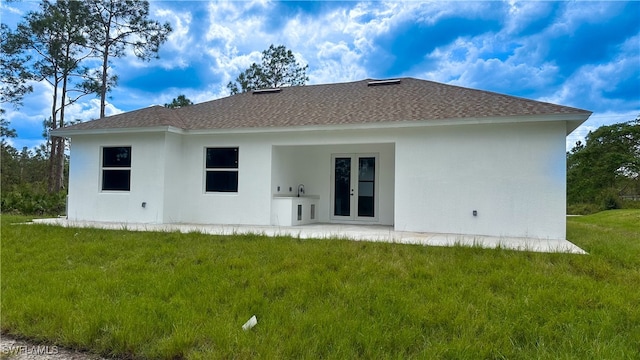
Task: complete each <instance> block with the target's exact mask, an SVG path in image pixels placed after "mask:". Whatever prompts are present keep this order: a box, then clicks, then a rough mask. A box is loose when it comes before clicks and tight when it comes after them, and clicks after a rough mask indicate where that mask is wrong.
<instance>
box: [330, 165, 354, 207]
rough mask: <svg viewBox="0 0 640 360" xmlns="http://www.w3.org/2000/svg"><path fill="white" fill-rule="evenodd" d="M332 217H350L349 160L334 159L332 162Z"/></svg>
mask: <svg viewBox="0 0 640 360" xmlns="http://www.w3.org/2000/svg"><path fill="white" fill-rule="evenodd" d="M334 177H335V180H334V184H333V186H334V197H333V203H334V206H333V215H334V216H351V195H352V193H351V158H350V157H336V158H335V162H334Z"/></svg>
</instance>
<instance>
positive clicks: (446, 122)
mask: <svg viewBox="0 0 640 360" xmlns="http://www.w3.org/2000/svg"><path fill="white" fill-rule="evenodd" d="M589 116H590V115H585V114H565V115H535V116H530V115H528V116H504V117H495V118H489V117H487V118H459V119H438V120H422V121H393V122H380V123H362V124H341V125H311V126H291V127H262V128H231V129H196V130H185V131H184V134H194V135H214V134H258V133H284V132H303V131H344V130H370V129H394V128H395V129H399V128H414V127H427V126H452V125H480V124H508V123H531V122H551V121H565V122H567V131H568V132H567V135H568V134H569V132H570V131H569V124H577V125H575V127H572V128H571V131H573V130H574V129H575V128H576V127H578V126H579V125H580V124H582V123H583V122H584V121H586V120H587V118H588V117H589Z"/></svg>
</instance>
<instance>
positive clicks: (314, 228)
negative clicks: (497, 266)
mask: <svg viewBox="0 0 640 360" xmlns="http://www.w3.org/2000/svg"><path fill="white" fill-rule="evenodd" d="M33 222H34V223H37V224H47V225H57V226H64V227H78V228H98V229H110V230H129V231H161V232H162V231H166V232H173V231H179V232H181V233H191V232H197V233H202V234H210V235H238V234H257V235H264V236H271V237H274V236H291V237H294V238H300V239H344V240H353V241H371V242H389V243H398V244H414V245H424V246H469V247H481V248H503V249H509V250H518V251H532V252H545V253H571V254H587V252H585V251H584V250H582V249H581V248H579V247H578V246H576V245H574V244H573V243H571V242H569V241H567V240H554V239H532V238H518V237H495V236H483V235H462V234H437V233H417V232H407V231H396V230H394V229H393V227H392V226H384V225H348V224H325V223H318V224H309V225H299V226H251V225H207V224H141V223H120V222H98V221H73V220H67V219H65V218H51V219H35V220H33Z"/></svg>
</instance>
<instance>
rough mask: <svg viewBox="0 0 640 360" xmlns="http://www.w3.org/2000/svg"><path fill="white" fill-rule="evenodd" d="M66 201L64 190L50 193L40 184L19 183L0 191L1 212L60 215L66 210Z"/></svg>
mask: <svg viewBox="0 0 640 360" xmlns="http://www.w3.org/2000/svg"><path fill="white" fill-rule="evenodd" d="M3 190H4V189H3ZM66 202H67V194H66V191H60V192H58V193H53V194H51V193H49V192H47V190H46V188H45V187H44V186H43V185H42V184H21V185H17V186H14V187H13V188H12V189H10V190H8V191H6V192H3V193H2V199H1V200H0V209H1V210H2V212H3V213H13V214H25V215H60V214H64V212H65V210H66Z"/></svg>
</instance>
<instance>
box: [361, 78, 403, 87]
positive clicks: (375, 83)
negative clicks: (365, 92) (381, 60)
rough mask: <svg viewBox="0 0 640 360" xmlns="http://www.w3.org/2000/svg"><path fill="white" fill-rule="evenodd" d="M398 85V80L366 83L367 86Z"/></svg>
mask: <svg viewBox="0 0 640 360" xmlns="http://www.w3.org/2000/svg"><path fill="white" fill-rule="evenodd" d="M396 84H400V79H388V80H373V81H369V82H368V83H367V86H381V85H396Z"/></svg>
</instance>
